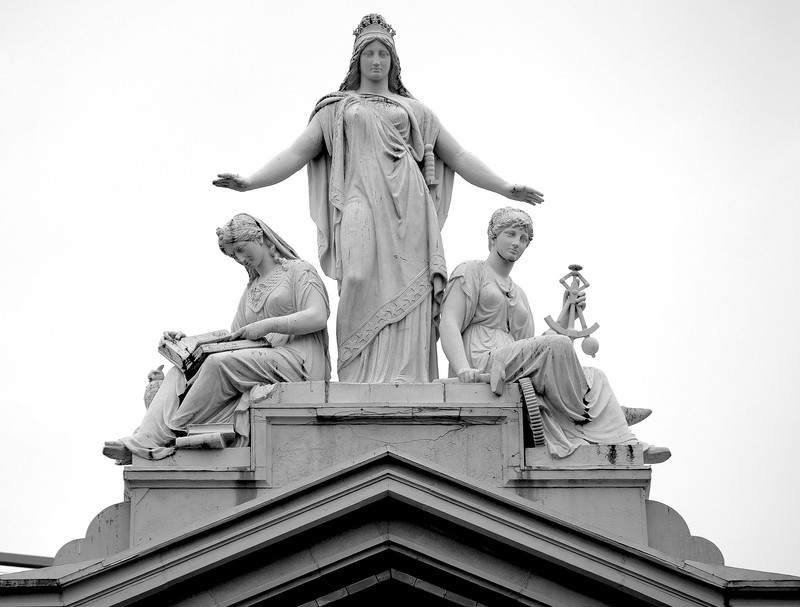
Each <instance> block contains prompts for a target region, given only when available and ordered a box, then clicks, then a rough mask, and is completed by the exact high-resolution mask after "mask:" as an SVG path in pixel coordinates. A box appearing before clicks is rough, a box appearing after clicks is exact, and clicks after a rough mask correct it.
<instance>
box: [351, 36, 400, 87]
mask: <svg viewBox="0 0 800 607" xmlns="http://www.w3.org/2000/svg"><path fill="white" fill-rule="evenodd" d="M391 67H392V56H391V55H390V54H389V49H387V48H386V46H385V45H384V44H383V43H382V42H379V41H378V40H373V41H372V42H370V43H369V44H368V45H367V46H365V47H364V50H363V51H361V58H360V60H359V69H360V70H361V77H362V78H367V79H368V80H372V81H373V82H380V81H381V80H386V79H388V78H389V68H391Z"/></svg>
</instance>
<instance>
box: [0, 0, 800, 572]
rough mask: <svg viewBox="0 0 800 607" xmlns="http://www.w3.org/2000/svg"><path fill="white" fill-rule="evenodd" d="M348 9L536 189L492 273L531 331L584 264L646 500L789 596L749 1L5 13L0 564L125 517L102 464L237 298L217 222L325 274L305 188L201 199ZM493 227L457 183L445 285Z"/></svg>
mask: <svg viewBox="0 0 800 607" xmlns="http://www.w3.org/2000/svg"><path fill="white" fill-rule="evenodd" d="M490 6H491V8H489V7H490ZM369 12H381V13H383V14H384V15H385V16H386V18H387V20H388V21H389V22H390V23H391V24H392V25H393V26H394V27H395V29H396V30H397V32H398V34H397V37H396V42H397V48H398V52H399V55H400V59H401V62H402V66H403V79H404V82H405V84H406V86H407V87H408V89H409V90H410V91H411V92H412V94H414V95H415V96H416V97H417V98H418V99H420V100H421V101H422V102H424V103H425V104H426V105H428V106H429V107H431V108H432V109H433V110H434V111H435V112H436V113H437V114H438V116H439V117H440V119H441V120H442V123H443V124H444V125H445V126H446V127H447V128H448V130H449V131H450V132H451V133H452V134H453V135H454V136H455V137H456V139H458V140H459V142H460V143H461V144H462V145H463V146H464V147H465V148H466V149H468V150H470V151H472V152H474V153H475V154H476V155H477V156H478V157H479V158H481V159H482V160H483V161H484V162H486V164H488V165H489V166H490V167H492V168H493V169H494V170H495V171H496V172H497V173H498V174H500V175H501V176H503V177H505V178H506V179H509V180H510V181H515V182H522V183H527V184H529V185H532V186H534V187H536V188H538V189H540V190H542V191H543V192H544V193H545V197H546V201H545V203H544V205H542V206H540V207H537V208H535V209H532V210H531V213H532V215H533V218H534V223H535V231H536V235H535V238H534V241H533V244H532V245H531V247H530V248H529V249H528V252H527V253H526V256H525V257H524V258H523V259H522V261H521V262H520V263H518V264H517V267H516V268H515V270H514V278H515V280H516V281H517V282H518V283H519V284H521V285H522V286H523V287H524V288H525V289H526V291H527V293H528V295H529V297H530V299H531V300H532V303H533V306H534V313H535V319H536V322H537V323H538V328H539V331H542V330H544V328H545V325H544V323H543V320H542V319H543V318H544V317H545V316H547V315H548V314H551V315H553V316H554V317H555V316H556V315H557V314H558V312H559V310H560V306H561V291H562V289H561V287H560V286H559V284H558V279H559V278H560V277H561V276H562V275H563V274H565V273H566V271H567V265H568V264H570V263H581V264H583V265H584V267H585V270H584V275H585V276H586V277H587V278H588V280H589V281H590V282H591V284H592V286H591V288H590V289H589V291H588V308H587V310H586V316H587V320H588V321H589V322H590V323H592V322H595V321H596V322H598V323H599V324H600V326H601V328H600V330H599V331H598V332H597V333H596V334H595V335H596V336H597V338H598V339H599V341H600V344H601V346H600V351H599V353H598V355H597V357H596V358H595V359H594V360H591V359H587V360H586V361H585V362H586V364H596V365H597V366H599V367H601V368H603V369H604V370H605V371H606V373H607V375H608V377H609V378H610V380H611V383H612V385H613V387H614V389H615V391H616V392H617V395H618V397H619V399H620V401H621V402H622V404H625V405H628V406H645V407H651V408H652V409H653V410H654V413H653V415H652V416H651V417H650V419H648V420H647V421H645V422H643V423H642V424H640V425H638V426H636V427H635V428H634V430H635V432H636V434H637V435H638V436H639V437H640V438H641V439H643V440H646V441H649V442H653V443H656V444H659V445H668V446H669V447H670V448H671V449H672V451H673V457H672V459H671V460H670V461H668V462H667V463H665V464H661V465H659V466H656V467H654V471H653V482H652V489H651V493H650V497H651V499H655V500H658V501H662V502H665V503H667V504H669V505H670V506H672V507H673V508H674V509H675V510H677V511H678V512H679V513H680V514H681V515H682V516H683V517H684V518H685V519H686V521H687V523H688V524H689V527H690V529H691V531H692V533H694V534H696V535H702V536H704V537H707V538H709V539H711V540H712V541H713V542H715V543H716V544H717V545H718V546H719V548H720V549H721V550H722V552H723V554H724V555H725V557H726V563H727V564H728V565H732V566H737V567H746V568H753V569H761V570H771V571H778V572H783V573H791V574H795V575H800V557H798V555H797V546H798V545H800V525H798V524H797V513H798V512H800V491H798V476H799V475H798V463H797V459H798V458H797V448H796V447H795V445H794V444H795V443H796V442H797V440H796V435H797V429H798V426H799V425H800V408H799V407H798V405H800V398H798V395H797V389H796V386H795V382H796V377H797V374H798V368H797V360H798V354H797V348H798V344H799V343H800V319H798V314H797V312H798V300H799V299H800V280H798V270H797V268H798V267H800V246H799V245H798V242H797V241H798V238H797V235H796V232H797V231H798V227H800V177H799V176H800V110H798V108H800V77H799V76H798V75H800V36H798V31H800V3H797V2H777V1H769V2H764V1H759V0H753V1H749V2H741V1H738V2H736V1H717V2H711V1H694V0H691V1H690V0H687V1H681V2H678V1H671V2H653V1H615V2H592V1H585V2H571V1H560V2H538V1H526V2H492V3H491V5H490V3H488V2H479V3H477V2H476V3H474V4H472V3H466V2H463V1H461V2H404V3H395V2H392V3H387V2H384V1H383V0H375V1H372V2H348V3H342V2H336V3H333V2H314V3H311V2H308V3H304V2H297V3H288V2H280V3H278V2H276V3H268V2H230V3H227V2H226V3H223V2H204V3H200V2H178V1H173V2H168V3H161V2H137V3H129V2H124V3H123V2H112V1H98V2H71V3H66V2H38V1H33V2H22V1H9V0H0V183H2V189H0V201H1V202H2V205H1V206H0V226H2V232H3V237H2V238H0V255H1V257H0V260H1V261H0V285H2V298H0V302H1V303H0V335H2V336H3V340H4V343H5V346H4V347H3V348H2V349H1V350H0V374H1V375H0V377H2V379H3V383H4V389H3V390H2V395H0V399H2V400H1V401H0V416H1V417H0V428H2V440H0V551H6V552H21V553H27V554H42V555H53V554H55V552H56V551H57V550H58V548H59V547H60V546H61V545H62V544H64V543H66V542H67V541H69V540H72V539H74V538H77V537H82V536H83V535H84V533H85V530H86V526H87V525H88V524H89V522H90V521H91V519H92V518H93V517H94V516H95V515H96V514H97V513H98V512H99V511H100V510H102V509H103V508H105V507H106V506H109V505H111V504H112V503H115V502H118V501H122V499H123V485H122V469H121V468H119V467H116V466H114V465H113V463H112V462H111V461H110V460H108V459H106V458H104V457H103V456H102V455H101V453H100V450H101V447H102V443H103V441H104V440H108V439H115V438H118V437H119V436H123V435H126V434H128V433H130V432H131V431H132V430H133V429H134V428H135V427H136V425H137V424H138V422H139V420H140V419H141V416H142V415H143V414H144V405H143V403H142V393H143V391H144V387H145V384H146V376H147V372H148V371H149V370H150V369H152V368H154V367H155V366H157V365H159V364H161V362H162V360H161V358H160V356H159V355H158V353H157V352H156V344H157V340H158V337H159V334H160V332H161V331H162V330H164V329H181V330H183V331H186V332H188V333H197V332H204V331H209V330H213V329H218V328H223V327H227V326H228V325H229V323H230V320H231V318H232V317H233V313H234V310H235V307H236V304H237V303H238V299H239V296H240V293H241V290H242V288H243V287H244V283H245V281H246V275H245V271H244V269H242V268H241V267H238V266H237V265H236V264H235V263H234V262H233V261H231V260H230V259H228V258H226V257H224V256H223V255H222V254H220V252H219V251H218V249H217V244H216V236H215V233H214V230H215V228H216V227H217V226H219V225H221V224H223V223H224V222H225V221H226V220H227V219H229V218H230V217H231V216H232V215H234V214H235V213H237V212H242V211H244V212H250V213H253V214H255V215H256V216H258V217H261V218H263V219H264V220H265V221H267V223H269V224H270V225H271V226H272V227H274V228H275V230H276V231H277V232H278V233H280V234H281V235H282V236H283V237H284V238H286V240H288V241H289V242H290V243H291V244H292V245H293V246H294V247H295V248H296V249H297V250H298V252H299V253H300V254H301V255H302V256H303V257H304V258H305V259H307V260H309V261H311V262H312V263H314V264H315V265H317V266H318V262H317V259H316V231H315V227H314V225H313V223H312V221H311V219H310V217H309V214H308V202H307V182H306V176H305V171H301V172H300V173H298V174H297V175H295V176H293V177H291V178H290V179H288V180H287V181H285V182H284V183H282V184H280V185H278V186H275V187H273V188H269V189H263V190H258V191H256V192H250V193H247V194H238V193H235V192H231V191H224V190H219V189H217V188H213V187H212V186H211V180H212V179H213V178H214V176H215V175H216V173H218V172H221V171H234V172H239V173H242V174H248V173H249V172H251V171H253V170H255V169H257V168H258V167H260V166H261V165H262V164H263V163H264V162H266V161H267V160H268V159H269V158H271V157H272V155H274V154H275V153H277V152H279V151H280V150H282V149H284V148H285V147H287V146H288V145H289V144H290V143H291V142H292V141H293V140H294V139H295V137H296V136H297V135H299V133H300V132H301V130H302V129H303V128H304V126H305V124H306V121H307V119H308V116H309V114H310V112H311V109H312V107H313V105H314V102H315V101H316V100H317V99H318V98H319V97H321V96H322V95H324V94H326V93H328V92H331V91H333V90H336V89H337V88H338V86H339V84H340V82H341V80H342V79H343V77H344V75H345V72H346V69H347V65H348V60H349V57H350V52H351V48H352V40H353V38H352V35H351V32H352V30H353V28H354V27H355V25H356V23H357V22H358V20H359V19H360V18H361V16H362V15H364V14H366V13H369ZM506 203H507V201H506V200H505V199H503V198H501V197H498V196H496V195H494V194H490V193H488V192H484V191H481V190H478V189H476V188H474V187H472V186H470V185H469V184H467V183H466V182H464V181H463V180H461V179H460V178H457V183H456V191H455V195H454V198H453V203H452V207H451V213H450V218H449V220H448V223H447V225H446V227H445V230H444V244H445V250H446V253H447V259H448V266H449V267H450V268H451V269H452V268H453V267H455V265H456V263H458V262H460V261H462V260H464V259H474V258H483V257H485V256H486V253H487V251H486V238H485V227H486V223H487V221H488V218H489V216H490V214H491V212H492V211H493V210H494V209H495V208H497V207H499V206H503V205H505V204H506ZM326 284H327V286H328V289H329V291H330V292H331V293H332V294H333V293H335V290H336V289H335V284H334V283H333V282H332V281H330V280H328V281H327V282H326ZM333 322H334V318H333V317H332V318H331V322H330V326H331V330H332V329H333ZM334 354H335V351H334ZM581 356H582V357H583V355H582V354H581ZM584 358H585V357H584ZM589 361H591V362H589Z"/></svg>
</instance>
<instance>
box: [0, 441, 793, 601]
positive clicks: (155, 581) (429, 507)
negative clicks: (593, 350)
mask: <svg viewBox="0 0 800 607" xmlns="http://www.w3.org/2000/svg"><path fill="white" fill-rule="evenodd" d="M42 573H43V575H46V573H45V570H42ZM50 582H51V583H50V584H49V585H47V584H43V585H42V589H41V590H40V592H42V593H44V592H45V590H44V589H43V588H44V587H45V586H48V587H49V588H51V590H50V591H49V592H54V591H55V590H56V589H57V591H58V593H59V594H60V596H61V597H62V600H63V603H61V604H65V605H70V604H81V605H111V604H114V605H117V604H124V605H137V604H141V605H144V604H148V605H153V604H174V605H200V606H202V605H304V604H309V605H321V604H336V605H343V606H351V605H353V606H357V605H366V604H375V602H376V601H377V600H380V602H381V603H382V604H383V605H394V604H404V605H407V604H409V602H410V601H411V600H414V601H420V602H421V604H424V605H439V604H441V605H446V604H461V605H477V604H485V605H504V604H511V603H514V604H519V603H522V604H529V605H619V604H625V605H636V604H648V605H654V604H655V605H683V604H686V605H690V604H691V605H698V604H700V605H703V604H707V605H714V604H723V603H721V602H718V601H717V599H720V600H721V599H722V596H723V593H724V591H725V588H726V585H727V583H726V581H725V580H723V579H721V578H720V577H719V576H717V575H714V574H712V573H709V572H708V571H705V570H703V569H701V568H694V567H691V566H689V565H688V564H687V563H685V562H683V561H678V560H677V559H671V558H669V557H667V556H665V555H663V554H661V553H658V552H656V551H654V550H651V549H648V548H643V547H641V546H638V547H637V546H633V545H629V544H626V543H625V542H623V541H622V540H620V539H618V538H615V537H613V536H609V535H604V534H602V533H599V532H597V531H590V530H587V529H585V528H582V527H581V526H580V525H579V524H578V523H576V522H574V521H568V520H566V519H563V518H560V517H559V516H558V515H557V514H555V513H552V512H546V511H544V510H542V509H540V508H537V507H536V505H535V504H532V503H531V502H530V501H528V500H525V499H522V498H519V497H517V496H515V495H512V494H510V493H508V492H502V491H498V490H495V489H491V488H486V487H483V486H480V485H477V484H475V483H474V481H471V480H469V479H467V478H462V477H455V476H453V475H452V473H447V472H446V471H443V470H439V469H437V468H436V467H435V466H432V465H431V464H430V463H429V462H426V463H423V462H421V461H417V460H414V459H413V458H410V457H408V456H404V455H401V454H399V453H397V452H396V451H394V450H393V449H391V448H386V449H382V450H380V451H379V452H376V453H374V454H371V455H369V456H367V457H364V458H362V459H360V460H358V461H355V462H352V463H351V464H349V465H345V466H340V467H339V468H337V469H336V470H334V471H331V472H329V473H327V474H323V475H319V476H317V477H314V478H312V479H308V480H306V481H304V482H302V483H296V484H294V485H291V486H287V487H285V488H284V489H283V490H282V491H281V492H280V493H278V494H276V495H272V496H270V497H269V498H266V499H263V500H254V501H251V502H248V503H247V504H244V505H242V506H240V507H237V508H234V509H232V510H230V511H228V512H227V513H225V514H224V515H223V516H219V517H217V518H215V519H214V520H209V521H207V522H205V523H203V524H199V525H196V526H194V527H193V528H190V529H188V530H184V532H182V533H180V534H178V535H176V536H174V537H171V538H168V539H166V540H163V541H160V542H158V543H156V544H153V545H149V546H147V547H144V548H139V549H133V550H128V551H125V552H122V553H120V554H117V555H114V556H113V557H109V558H107V559H105V560H103V561H101V562H96V563H93V564H83V565H82V566H78V565H77V564H76V567H75V569H74V570H72V572H69V573H68V572H66V571H65V570H64V569H63V568H62V570H61V572H60V574H59V576H58V579H54V580H50ZM795 584H796V583H795ZM6 587H8V585H7V584H6ZM30 590H31V592H33V588H31V589H30ZM29 598H30V597H29ZM0 604H5V602H4V601H3V599H2V598H0Z"/></svg>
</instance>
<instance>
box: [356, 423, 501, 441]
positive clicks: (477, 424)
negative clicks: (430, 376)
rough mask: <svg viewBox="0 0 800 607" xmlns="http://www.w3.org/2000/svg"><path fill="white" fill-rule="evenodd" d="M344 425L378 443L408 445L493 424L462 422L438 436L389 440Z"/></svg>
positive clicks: (366, 438)
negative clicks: (472, 427)
mask: <svg viewBox="0 0 800 607" xmlns="http://www.w3.org/2000/svg"><path fill="white" fill-rule="evenodd" d="M344 425H346V426H347V429H348V430H350V432H352V433H353V435H354V436H357V437H358V438H363V439H365V440H369V441H373V442H376V443H383V444H385V445H407V444H410V443H419V442H422V441H434V442H435V441H438V440H441V439H443V438H444V437H445V436H447V435H448V434H452V433H453V432H460V431H461V430H464V429H465V428H466V427H467V426H488V425H491V424H489V423H471V422H461V423H460V424H459V426H458V427H457V428H450V429H448V430H445V431H444V432H443V433H441V434H440V435H439V436H436V437H425V438H412V439H409V440H399V441H387V440H383V439H380V438H373V437H371V436H365V435H363V434H359V433H358V432H356V431H355V430H354V429H353V427H352V426H351V425H350V424H344Z"/></svg>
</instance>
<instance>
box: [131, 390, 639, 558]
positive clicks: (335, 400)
mask: <svg viewBox="0 0 800 607" xmlns="http://www.w3.org/2000/svg"><path fill="white" fill-rule="evenodd" d="M249 398H250V401H251V403H250V415H251V444H250V447H245V448H236V449H222V450H179V451H178V452H177V453H176V454H175V455H174V456H172V457H169V458H166V459H164V460H158V461H148V460H143V459H141V458H138V457H135V458H134V462H133V465H132V466H131V467H129V468H127V469H126V470H125V475H124V476H125V485H126V499H127V500H129V501H130V504H131V515H130V542H131V546H141V545H144V544H147V543H150V542H152V541H154V540H156V539H159V538H163V537H166V536H168V535H170V534H172V533H174V532H177V531H179V530H180V529H181V528H184V527H186V526H187V525H189V524H191V523H193V522H195V521H198V520H201V519H203V518H205V517H207V516H209V515H212V514H214V513H217V512H221V511H223V510H226V509H228V508H232V507H234V506H237V505H239V504H242V503H245V502H247V501H249V500H252V499H255V498H260V497H264V496H267V495H268V494H269V493H270V492H271V491H273V490H275V489H278V488H282V487H285V486H286V485H289V484H291V483H294V482H300V481H307V479H308V478H309V477H313V476H315V475H318V474H320V473H322V472H324V471H329V470H331V469H332V468H335V467H346V466H347V465H348V463H349V462H352V461H353V460H355V459H357V458H359V457H361V456H363V455H364V454H367V453H370V452H372V451H375V450H376V449H380V448H382V447H385V446H391V447H393V448H394V449H396V450H397V451H399V452H403V453H407V454H408V455H411V456H413V457H415V458H418V459H421V460H428V461H430V462H432V463H434V464H436V465H438V466H440V467H442V468H446V469H447V470H449V471H451V472H452V473H453V474H454V475H461V476H465V477H469V478H471V479H474V480H476V481H479V482H480V483H482V484H485V485H488V486H491V487H495V488H505V489H507V490H510V491H513V492H514V493H516V494H518V495H520V496H522V497H526V498H528V499H530V500H532V501H533V502H535V503H537V504H538V505H540V506H542V507H544V508H547V509H550V510H553V511H554V512H555V513H557V514H559V515H562V516H567V517H570V518H574V519H579V520H582V521H584V522H588V523H590V524H592V525H594V526H596V527H598V528H600V529H603V530H605V531H607V532H611V533H614V534H616V535H619V536H621V537H623V538H626V539H628V540H631V541H634V542H636V543H641V544H646V543H647V521H646V515H645V499H646V497H647V492H648V488H649V483H650V468H649V467H648V466H645V465H644V464H643V460H642V452H641V447H640V446H639V445H636V446H602V447H601V446H591V447H581V448H579V449H578V450H577V451H576V452H575V453H574V454H573V455H571V456H570V457H569V458H567V459H564V460H556V459H553V458H551V457H550V456H549V454H548V453H547V451H546V450H545V449H544V448H541V447H540V448H536V449H527V450H526V449H524V447H523V433H522V426H521V420H522V415H521V413H522V410H521V404H520V395H519V390H518V388H517V386H516V385H511V386H508V387H507V388H506V390H505V392H504V393H503V394H502V395H501V396H496V395H495V394H493V393H492V392H491V391H490V390H489V387H488V386H487V385H486V384H460V383H452V382H447V381H444V382H434V383H431V384H341V383H327V382H308V383H298V384H278V385H274V386H259V387H257V388H254V389H253V390H252V391H251V393H250V395H249Z"/></svg>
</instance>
